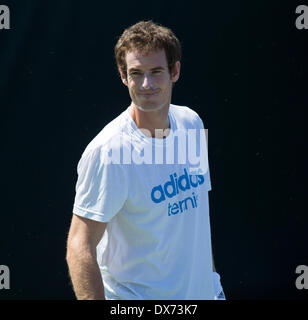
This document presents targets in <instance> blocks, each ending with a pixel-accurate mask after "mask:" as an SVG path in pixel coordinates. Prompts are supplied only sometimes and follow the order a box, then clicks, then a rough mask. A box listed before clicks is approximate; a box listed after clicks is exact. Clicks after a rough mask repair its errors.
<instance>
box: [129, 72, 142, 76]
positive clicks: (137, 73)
mask: <svg viewBox="0 0 308 320" xmlns="http://www.w3.org/2000/svg"><path fill="white" fill-rule="evenodd" d="M139 74H140V72H138V71H133V72H131V73H130V75H131V76H137V75H139Z"/></svg>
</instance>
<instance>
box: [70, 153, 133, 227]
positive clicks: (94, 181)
mask: <svg viewBox="0 0 308 320" xmlns="http://www.w3.org/2000/svg"><path fill="white" fill-rule="evenodd" d="M107 156H108V154H107V152H106V151H104V150H103V149H102V148H96V149H94V150H91V151H88V152H86V153H85V154H83V155H82V157H81V159H80V161H79V163H78V167H77V173H78V179H77V183H76V195H75V201H74V206H73V213H74V214H77V215H79V216H82V217H85V218H89V219H92V220H95V221H99V222H108V221H110V220H111V219H112V218H113V217H114V216H115V215H116V214H117V213H118V212H119V211H120V210H121V208H122V207H123V205H124V203H125V201H126V199H127V195H128V182H127V179H126V177H125V171H124V168H123V167H122V166H121V165H120V164H114V163H108V161H106V160H107Z"/></svg>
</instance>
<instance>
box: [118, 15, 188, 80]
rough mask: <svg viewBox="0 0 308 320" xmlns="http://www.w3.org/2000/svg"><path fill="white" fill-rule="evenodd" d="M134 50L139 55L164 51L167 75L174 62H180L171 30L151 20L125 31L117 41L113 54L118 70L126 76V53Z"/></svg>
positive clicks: (178, 42)
mask: <svg viewBox="0 0 308 320" xmlns="http://www.w3.org/2000/svg"><path fill="white" fill-rule="evenodd" d="M133 49H136V50H137V51H138V52H140V53H141V54H144V55H146V54H148V53H150V52H151V51H157V50H159V49H164V50H165V54H166V58H167V63H168V69H169V73H170V74H171V72H172V71H173V68H174V65H175V63H176V61H180V60H181V55H182V49H181V44H180V41H179V40H178V38H177V37H176V36H175V34H174V33H173V32H172V31H171V29H169V28H166V27H163V26H162V25H159V24H157V23H154V22H153V21H152V20H149V21H140V22H138V23H136V24H134V25H132V26H130V27H129V28H127V29H125V30H124V32H123V34H122V35H121V36H120V38H119V39H118V41H117V44H116V46H115V48H114V54H115V59H116V63H117V66H118V69H119V70H121V71H122V72H123V74H124V75H125V76H126V75H127V66H126V60H125V57H126V53H127V52H129V51H131V50H133Z"/></svg>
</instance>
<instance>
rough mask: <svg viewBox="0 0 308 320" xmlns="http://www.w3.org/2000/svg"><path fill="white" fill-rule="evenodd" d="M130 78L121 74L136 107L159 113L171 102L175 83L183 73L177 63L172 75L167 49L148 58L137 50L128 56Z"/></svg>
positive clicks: (155, 52) (153, 53)
mask: <svg viewBox="0 0 308 320" xmlns="http://www.w3.org/2000/svg"><path fill="white" fill-rule="evenodd" d="M126 65H127V78H126V77H125V75H124V74H123V73H122V72H121V78H122V81H123V83H124V84H125V85H126V86H127V87H128V90H129V94H130V97H131V99H132V101H133V104H134V105H135V106H136V107H137V108H138V109H140V110H142V111H156V110H160V109H162V108H164V107H166V106H169V104H170V102H171V92H172V83H174V82H176V81H177V80H178V78H179V74H180V62H179V61H177V62H176V65H175V67H174V70H173V72H172V74H171V75H170V73H169V69H168V64H167V59H166V54H165V50H163V49H161V50H158V51H153V52H150V53H149V54H148V55H146V56H144V55H142V54H140V53H139V52H137V51H135V50H134V51H129V52H128V53H127V54H126Z"/></svg>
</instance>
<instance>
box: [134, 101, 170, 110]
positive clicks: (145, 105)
mask: <svg viewBox="0 0 308 320" xmlns="http://www.w3.org/2000/svg"><path fill="white" fill-rule="evenodd" d="M134 105H135V106H136V107H137V109H139V110H141V111H144V112H151V111H157V110H160V109H163V107H164V105H163V104H162V105H157V104H154V103H138V104H136V103H134Z"/></svg>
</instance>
